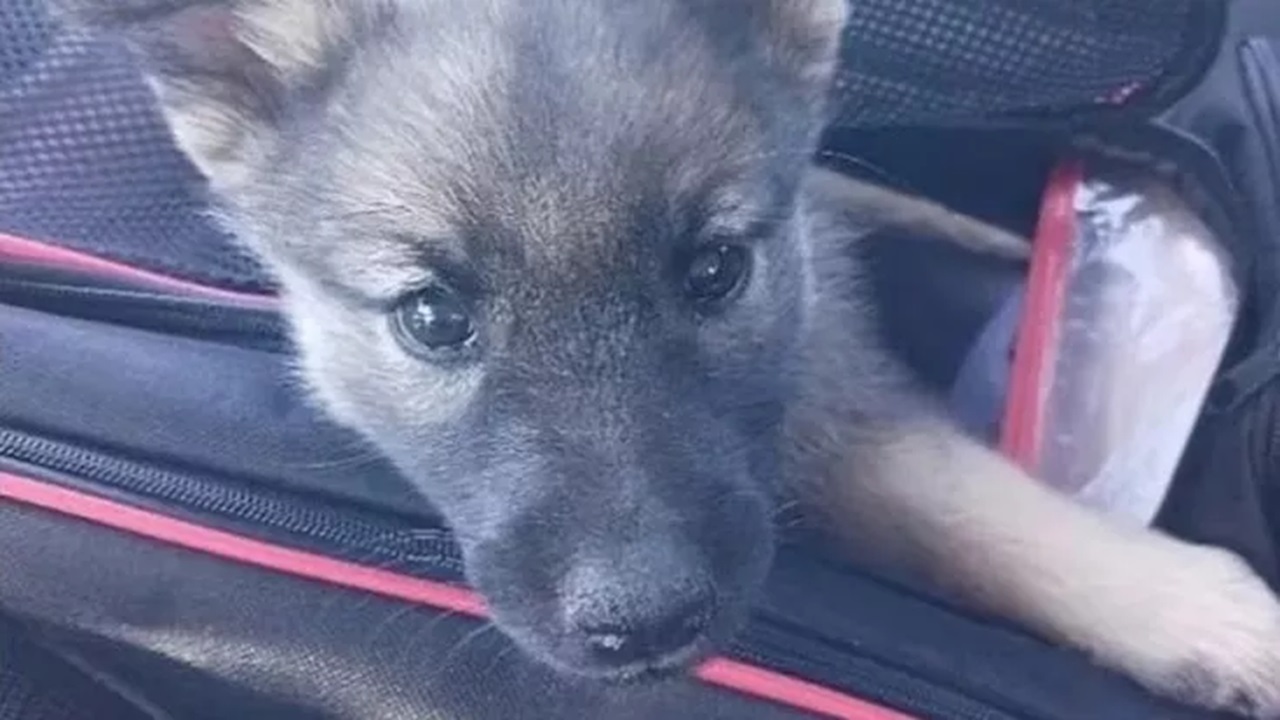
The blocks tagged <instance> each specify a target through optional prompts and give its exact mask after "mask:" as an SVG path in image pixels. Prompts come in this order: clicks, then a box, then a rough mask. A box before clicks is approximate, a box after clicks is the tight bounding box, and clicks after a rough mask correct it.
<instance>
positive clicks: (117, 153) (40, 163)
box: [0, 0, 266, 289]
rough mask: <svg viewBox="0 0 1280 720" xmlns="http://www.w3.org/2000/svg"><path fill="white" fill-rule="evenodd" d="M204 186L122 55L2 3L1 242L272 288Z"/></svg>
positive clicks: (29, 10) (40, 11)
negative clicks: (46, 244) (214, 217)
mask: <svg viewBox="0 0 1280 720" xmlns="http://www.w3.org/2000/svg"><path fill="white" fill-rule="evenodd" d="M201 187H202V186H201V182H200V180H199V178H198V176H197V175H196V173H195V170H194V169H193V168H192V167H191V166H190V165H189V163H188V162H187V161H186V159H185V158H184V157H183V156H182V155H181V154H180V153H179V152H178V151H177V149H176V148H175V147H174V146H173V144H172V141H171V140H170V139H169V136H168V133H167V131H166V129H165V127H164V125H163V124H162V121H161V120H160V117H159V114H158V112H157V110H156V108H155V103H154V100H153V99H152V97H151V95H150V94H149V92H148V90H147V88H146V86H145V84H144V83H143V81H142V78H141V76H140V75H139V74H138V72H137V71H136V69H135V68H134V66H133V64H132V60H131V58H130V57H129V56H128V54H127V53H126V52H125V51H124V50H123V49H122V48H120V47H119V46H117V45H115V44H112V43H104V42H102V41H100V40H97V39H94V38H90V37H85V36H83V35H80V34H75V33H67V32H63V31H61V30H60V29H57V28H55V27H54V26H53V25H52V23H51V22H50V20H49V17H48V14H47V12H46V10H45V8H44V3H43V2H42V0H0V231H4V232H8V233H11V234H15V235H21V236H26V237H30V238H34V239H41V240H49V241H54V242H57V243H58V244H61V245H64V246H67V247H71V248H74V249H78V250H82V251H87V252H92V253H95V254H97V255H101V256H106V257H110V258H112V259H115V260H120V261H124V262H129V263H132V264H135V265H138V266H141V267H145V268H148V269H151V270H157V271H162V272H167V273H171V274H175V275H178V276H181V277H185V278H189V279H193V280H201V281H205V282H209V283H213V284H217V285H220V286H223V287H231V288H237V289H262V288H264V287H266V281H265V280H264V279H263V277H262V274H261V273H260V272H259V270H258V268H257V266H256V264H255V263H254V262H253V261H252V260H251V259H250V258H249V257H247V256H246V255H245V254H244V253H242V252H240V251H239V250H238V249H237V248H235V247H234V245H233V244H232V243H231V241H230V239H229V238H228V237H226V236H225V235H224V234H223V233H222V232H221V231H219V230H218V229H217V228H215V227H214V226H213V224H212V223H210V222H209V221H208V220H207V219H206V218H205V217H204V216H203V214H202V209H203V208H204V204H203V202H202V200H201Z"/></svg>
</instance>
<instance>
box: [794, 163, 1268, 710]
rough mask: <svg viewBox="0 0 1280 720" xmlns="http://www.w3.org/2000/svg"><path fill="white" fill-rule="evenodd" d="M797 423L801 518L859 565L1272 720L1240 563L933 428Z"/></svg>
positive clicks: (899, 205)
mask: <svg viewBox="0 0 1280 720" xmlns="http://www.w3.org/2000/svg"><path fill="white" fill-rule="evenodd" d="M820 172H821V171H820ZM815 187H816V188H817V189H818V190H817V191H820V192H822V193H823V194H825V195H826V196H827V197H828V198H844V199H846V200H847V201H848V202H849V203H852V205H851V206H850V207H873V208H876V209H877V210H873V211H872V212H871V213H870V215H872V216H876V217H878V219H880V220H883V221H888V222H890V223H900V224H905V225H906V226H908V227H914V228H921V227H925V228H927V229H929V230H931V231H933V232H946V231H948V229H954V230H956V233H955V234H953V235H952V236H950V237H948V238H945V239H949V240H951V241H955V242H958V243H960V244H961V245H965V246H970V247H977V248H981V249H984V250H996V251H999V252H1002V253H1003V252H1004V251H1006V250H1008V249H1009V241H1008V239H1007V238H1006V237H1004V234H1003V233H1002V232H994V233H992V235H991V237H990V238H987V239H983V238H982V237H980V236H978V237H976V238H975V237H965V239H963V240H962V239H961V237H962V236H968V235H969V233H971V232H972V231H973V230H974V229H975V228H978V227H979V226H975V225H971V224H969V223H966V222H960V223H953V222H951V218H952V217H953V216H952V215H950V214H949V213H947V212H946V211H940V210H939V209H938V208H937V206H934V205H932V204H927V203H920V202H918V201H916V200H914V199H911V198H908V197H905V196H897V197H892V195H891V192H890V191H886V190H882V189H869V188H867V187H866V186H863V185H861V184H860V183H858V182H856V181H851V180H848V179H845V178H841V176H839V175H835V174H833V173H826V172H822V178H821V182H820V183H819V184H817V185H811V188H815ZM886 209H887V210H886ZM859 214H860V213H859ZM975 240H976V242H975ZM805 420H807V421H808V424H806V423H803V422H802V423H801V424H800V425H799V427H798V430H797V431H798V432H800V433H803V434H804V437H803V438H801V439H799V440H798V442H799V443H800V444H801V445H802V446H804V450H805V452H806V454H810V455H814V456H825V457H827V458H828V459H829V464H828V465H827V466H826V468H825V471H820V472H821V475H822V476H821V477H815V478H813V485H812V486H810V487H809V488H808V490H807V492H809V493H812V494H811V496H810V500H811V503H810V505H811V506H812V507H813V508H815V509H816V510H818V511H819V512H821V513H823V516H824V519H825V521H826V525H827V526H828V527H830V528H831V529H832V531H833V532H834V534H835V535H837V536H838V537H839V538H841V539H842V540H843V541H844V545H845V546H846V547H847V548H848V549H849V550H850V551H851V553H853V554H854V555H855V556H860V557H861V558H862V560H863V561H864V562H865V563H867V564H868V565H869V566H870V567H873V568H876V569H879V570H880V571H882V572H886V573H889V574H897V575H902V576H904V579H907V580H909V581H915V582H922V583H924V584H926V585H927V586H932V587H933V588H935V589H936V590H938V591H940V592H942V593H943V594H945V595H947V596H949V597H952V598H954V599H956V600H958V601H960V602H962V603H964V604H967V605H969V606H971V607H973V608H976V609H979V610H982V611H986V612H990V613H993V614H996V615H1000V616H1003V617H1007V618H1010V619H1013V620H1016V621H1018V622H1020V623H1022V624H1023V625H1025V626H1026V627H1028V628H1029V629H1031V630H1032V631H1034V632H1037V633H1039V634H1040V635H1043V636H1044V637H1046V638H1048V639H1051V640H1054V641H1056V642H1059V643H1062V644H1065V645H1068V646H1071V647H1075V648H1077V649H1080V650H1083V651H1085V652H1087V653H1089V654H1090V655H1091V656H1092V657H1094V658H1095V659H1096V660H1097V661H1098V662H1099V663H1101V664H1104V665H1106V666H1109V667H1111V668H1114V669H1116V670H1118V671H1120V672H1123V673H1125V674H1127V675H1129V676H1130V677H1132V678H1134V679H1136V680H1137V681H1139V682H1140V683H1142V684H1144V685H1146V686H1147V687H1149V688H1150V689H1152V690H1153V691H1155V692H1157V693H1161V694H1165V695H1169V696H1173V697H1177V698H1181V699H1183V700H1186V701H1188V702H1193V703H1196V704H1199V705H1203V706H1207V707H1212V708H1217V709H1228V710H1234V711H1237V712H1242V713H1245V714H1246V715H1247V716H1248V717H1252V718H1277V717H1280V602H1277V599H1276V598H1275V597H1274V596H1273V594H1272V593H1271V591H1270V589H1269V588H1268V587H1267V586H1266V585H1265V584H1264V583H1263V582H1262V580H1261V579H1260V578H1258V577H1257V576H1256V575H1255V574H1254V573H1253V571H1252V570H1251V569H1250V568H1249V567H1248V566H1246V565H1245V563H1244V562H1242V561H1241V560H1240V559H1239V558H1238V557H1236V556H1235V555H1233V554H1231V553H1229V552H1227V551H1225V550H1221V549H1217V548H1210V547H1204V546H1197V545H1192V544H1189V543H1186V542H1182V541H1180V540H1177V539H1175V538H1172V537H1169V536H1167V535H1165V534H1162V533H1160V532H1157V531H1154V530H1150V529H1147V528H1145V527H1138V526H1129V525H1125V524H1122V523H1121V522H1119V521H1112V520H1109V519H1107V518H1104V517H1103V516H1101V515H1098V514H1096V513H1094V512H1092V511H1090V510H1087V509H1085V508H1084V507H1082V506H1079V505H1077V504H1075V503H1074V502H1072V501H1071V500H1069V499H1067V498H1066V497H1064V496H1061V495H1059V494H1057V493H1056V492H1054V491H1053V490H1051V489H1049V488H1047V487H1046V486H1044V485H1041V484H1040V483H1038V482H1037V481H1036V480H1035V479H1033V478H1032V477H1030V476H1028V475H1027V474H1026V473H1025V472H1023V471H1022V470H1020V469H1019V468H1017V467H1016V466H1015V465H1013V464H1012V463H1010V462H1009V461H1007V460H1006V459H1004V458H1003V457H1002V456H1000V455H998V454H997V453H996V452H994V451H992V450H989V449H987V448H985V447H982V446H980V445H979V444H977V443H976V442H975V441H973V440H971V439H970V438H969V437H968V436H966V435H964V434H962V433H961V432H960V431H959V430H957V429H956V428H954V427H952V426H951V425H949V424H947V423H945V422H943V421H941V420H939V421H938V422H936V423H928V424H921V423H920V421H919V420H918V419H917V420H912V421H910V424H893V423H891V422H890V423H885V424H882V425H879V426H872V427H867V426H855V425H849V424H848V423H847V422H845V421H843V420H841V419H840V418H838V417H834V416H833V415H832V413H830V412H825V413H822V412H821V411H820V414H818V415H814V416H812V417H810V418H806V419H805Z"/></svg>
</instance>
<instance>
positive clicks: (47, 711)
mask: <svg viewBox="0 0 1280 720" xmlns="http://www.w3.org/2000/svg"><path fill="white" fill-rule="evenodd" d="M0 720H151V719H150V718H148V717H147V715H146V714H145V713H143V712H142V711H141V710H139V709H138V708H137V707H136V706H134V705H132V704H131V703H129V702H128V701H127V700H125V699H124V698H122V697H121V696H120V695H119V694H117V693H116V692H115V691H113V690H112V689H110V688H108V687H107V686H106V685H104V684H102V683H101V682H99V681H98V679H96V678H92V677H89V676H88V675H86V674H85V673H84V672H82V671H81V669H80V668H79V667H78V666H77V664H76V663H75V662H73V661H70V660H68V659H66V658H63V657H60V656H59V654H58V653H57V652H56V651H54V650H52V649H50V648H48V647H45V646H43V645H41V644H38V643H37V642H35V641H34V640H33V639H32V637H31V634H30V632H29V631H28V629H27V628H24V627H22V626H21V624H20V623H18V622H17V621H16V620H14V619H12V618H9V617H3V616H0Z"/></svg>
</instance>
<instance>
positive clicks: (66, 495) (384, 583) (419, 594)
mask: <svg viewBox="0 0 1280 720" xmlns="http://www.w3.org/2000/svg"><path fill="white" fill-rule="evenodd" d="M0 498H4V499H7V500H10V501H13V502H17V503H22V504H24V505H29V506H32V507H37V508H41V509H43V510H48V511H52V512H56V513H59V514H62V515H65V516H68V517H74V518H78V519H81V520H86V521H89V522H92V523H95V524H97V525H101V526H104V527H109V528H112V529H115V530H120V531H123V532H127V533H132V534H134V535H140V536H142V537H146V538H148V539H151V540H155V541H158V542H161V543H165V544H168V545H172V546H175V547H181V548H185V549H187V550H194V551H197V552H202V553H205V554H208V555H213V556H215V557H219V558H223V559H225V560H231V561H233V562H238V563H242V564H245V565H252V566H256V567H260V568H265V569H268V570H273V571H276V572H280V573H284V574H287V575H292V576H295V577H301V578H306V579H308V580H315V581H319V582H323V583H328V584H330V585H336V586H340V587H345V588H350V589H353V590H362V591H365V592H370V593H374V594H376V595H381V596H384V597H388V598H394V599H396V600H402V601H407V602H411V603H416V604H419V605H427V606H430V607H432V608H436V609H440V610H447V611H451V612H455V613H458V614H461V615H466V616H470V617H475V618H482V617H484V616H485V609H484V604H483V603H482V602H481V601H480V599H479V598H478V597H477V596H476V595H475V594H474V593H472V592H470V591H469V590H466V589H464V588H460V587H457V586H454V585H448V584H445V583H439V582H432V581H430V580H423V579H420V578H414V577H408V576H405V575H398V574H396V573H392V572H388V571H386V570H378V569H376V568H371V567H367V566H364V565H358V564H356V563H350V562H345V561H342V560H335V559H333V558H329V557H325V556H323V555H319V554H316V553H310V552H305V551H301V550H294V549H291V548H286V547H282V546H279V545H273V544H271V543H266V542H261V541H259V540H253V539H250V538H246V537H241V536H239V535H235V534H232V533H228V532H224V531H221V530H215V529H213V528H208V527H204V526H201V525H197V524H195V523H190V522H186V521H183V520H178V519H176V518H171V517H168V516H166V515H161V514H159V513H154V512H150V511H147V510H142V509H139V508H136V507H132V506H129V505H125V504H123V503H118V502H114V501H111V500H107V499H104V498H100V497H97V496H94V495H90V494H88V493H83V492H79V491H76V490H71V489H69V488H65V487H61V486H58V485H54V484H51V483H47V482H42V481H39V480H34V479H31V478H26V477H20V476H18V475H13V474H10V473H4V472H0ZM696 675H697V677H698V678H699V679H700V680H702V681H703V682H706V683H708V684H710V685H714V686H717V687H721V688H724V689H727V690H733V691H736V692H740V693H743V694H746V695H750V696H752V697H756V698H759V699H762V700H769V701H772V702H777V703H780V704H783V705H786V706H789V707H793V708H796V709H797V710H803V711H806V712H810V713H813V714H814V715H817V716H819V717H826V718H839V719H840V720H913V718H911V717H910V716H907V715H903V714H901V713H898V712H895V711H893V710H889V709H887V708H883V707H880V706H877V705H874V704H871V703H869V702H866V701H863V700H858V699H857V698H853V697H850V696H848V695H843V694H841V693H838V692H836V691H834V690H830V689H828V688H824V687H821V686H819V685H815V684H813V683H809V682H805V681H803V680H798V679H796V678H792V677H788V676H786V675H782V674H780V673H776V672H773V671H770V670H765V669H763V668H758V667H754V666H751V665H747V664H744V663H740V662H736V661H733V660H726V659H714V660H711V661H709V662H707V663H706V664H704V665H702V666H701V667H699V668H698V669H697V671H696Z"/></svg>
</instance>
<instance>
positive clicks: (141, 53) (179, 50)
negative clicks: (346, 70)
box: [51, 0, 374, 185]
mask: <svg viewBox="0 0 1280 720" xmlns="http://www.w3.org/2000/svg"><path fill="white" fill-rule="evenodd" d="M358 4H359V5H360V7H361V9H362V10H366V11H367V9H368V8H369V7H370V6H372V5H374V3H373V2H360V3H358ZM51 5H52V9H53V11H54V13H55V15H56V16H58V17H59V18H60V19H61V20H62V21H64V22H65V23H66V24H67V25H70V26H73V27H77V28H80V29H83V30H87V31H89V32H92V33H94V34H105V35H110V36H113V37H116V38H119V39H121V40H123V41H124V43H125V44H126V45H127V46H128V47H129V48H130V49H131V50H133V52H134V53H135V54H136V55H137V57H138V58H139V60H140V61H141V65H142V69H143V71H144V72H145V74H146V75H147V78H148V80H149V81H150V83H151V86H152V88H153V89H154V90H155V92H156V95H157V96H158V99H159V101H160V105H161V108H162V109H163V111H164V113H165V116H166V119H167V120H168V123H169V125H170V128H171V129H172V131H173V135H174V137H175V139H176V140H177V143H178V145H179V147H180V148H181V149H182V150H183V151H184V152H185V153H186V154H187V155H188V156H189V157H190V158H191V160H192V161H193V162H194V164H195V165H196V167H197V168H199V169H200V170H201V172H203V173H204V174H205V175H206V176H208V177H209V178H210V180H211V181H213V182H214V184H215V185H217V184H229V183H231V184H233V183H235V181H236V180H237V179H238V178H240V177H241V176H242V175H243V173H244V172H245V171H246V160H247V159H251V158H255V157H262V156H263V154H264V152H263V151H265V150H266V149H267V147H266V146H267V145H268V144H269V143H270V142H271V141H272V139H273V138H274V136H275V132H276V130H277V127H278V126H277V123H278V122H279V120H280V118H281V115H282V108H283V107H284V106H286V105H287V104H288V102H289V101H290V99H291V97H293V96H294V95H295V94H296V93H299V92H301V91H303V90H305V89H306V88H307V87H309V86H311V85H313V84H314V83H316V82H317V81H318V80H320V79H321V78H323V73H325V72H329V71H332V69H333V68H332V67H331V66H330V64H331V62H330V61H331V60H333V59H334V56H335V55H338V54H339V51H340V49H341V48H342V47H343V46H344V45H345V44H347V43H349V41H350V40H351V37H350V36H351V35H352V34H353V33H354V32H355V31H356V25H357V23H356V21H357V20H358V18H357V14H356V12H355V11H354V10H353V9H352V6H355V5H357V3H356V2H353V1H352V0H346V1H345V2H344V1H343V0H52V3H51Z"/></svg>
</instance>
